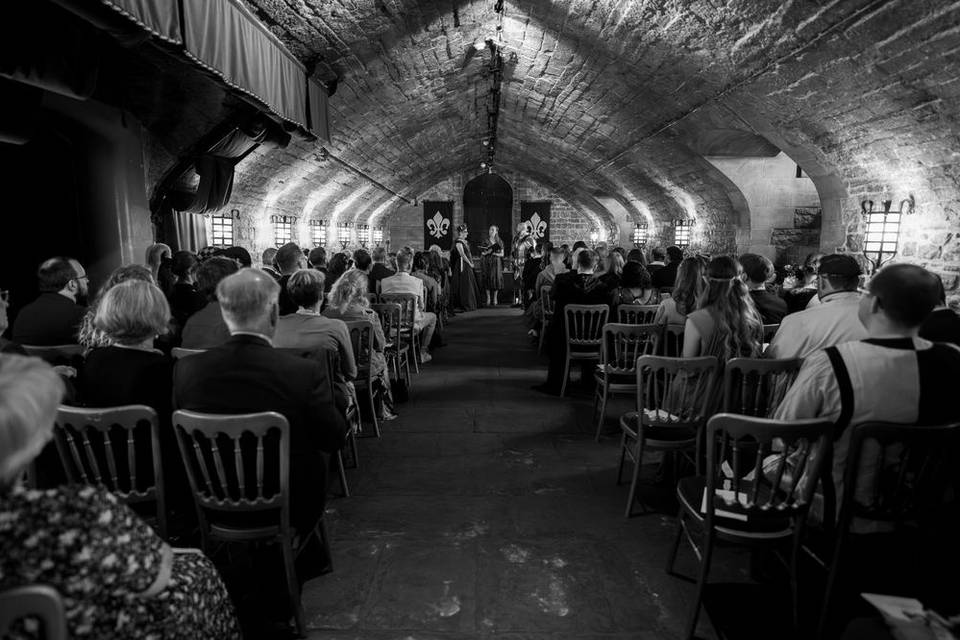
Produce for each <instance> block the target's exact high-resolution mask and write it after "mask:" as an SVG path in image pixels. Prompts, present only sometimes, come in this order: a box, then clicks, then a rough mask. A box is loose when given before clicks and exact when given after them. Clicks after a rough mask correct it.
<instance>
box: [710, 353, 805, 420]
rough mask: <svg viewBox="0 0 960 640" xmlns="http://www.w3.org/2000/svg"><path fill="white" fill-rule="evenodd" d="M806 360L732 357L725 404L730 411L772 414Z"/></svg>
mask: <svg viewBox="0 0 960 640" xmlns="http://www.w3.org/2000/svg"><path fill="white" fill-rule="evenodd" d="M801 364H803V360H801V359H799V358H786V359H782V360H773V359H771V360H764V359H762V358H732V359H730V360H728V361H727V364H726V366H725V368H724V371H723V396H722V405H721V406H722V407H723V411H724V412H726V413H737V414H740V415H745V416H754V417H757V418H770V417H772V416H773V413H774V412H775V411H776V410H777V407H778V406H780V402H781V401H782V400H783V397H784V396H785V395H786V393H787V389H789V388H790V385H792V384H793V381H794V380H795V379H796V377H797V373H799V371H800V365H801Z"/></svg>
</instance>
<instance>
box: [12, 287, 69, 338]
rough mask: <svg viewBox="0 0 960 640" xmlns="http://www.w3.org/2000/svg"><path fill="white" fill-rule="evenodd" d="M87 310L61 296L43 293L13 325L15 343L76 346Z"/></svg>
mask: <svg viewBox="0 0 960 640" xmlns="http://www.w3.org/2000/svg"><path fill="white" fill-rule="evenodd" d="M86 312H87V308H86V307H83V306H80V305H78V304H77V303H75V302H74V301H73V300H71V299H70V298H68V297H66V296H62V295H60V294H59V293H41V294H40V297H38V298H37V299H36V300H34V301H33V302H31V303H30V304H28V305H27V306H25V307H24V308H23V309H21V310H20V313H19V314H17V319H16V320H15V321H14V323H13V336H12V338H13V341H14V342H18V343H20V344H26V345H37V346H52V345H59V344H76V342H77V329H78V328H79V327H80V322H81V321H82V320H83V316H84V314H85V313H86Z"/></svg>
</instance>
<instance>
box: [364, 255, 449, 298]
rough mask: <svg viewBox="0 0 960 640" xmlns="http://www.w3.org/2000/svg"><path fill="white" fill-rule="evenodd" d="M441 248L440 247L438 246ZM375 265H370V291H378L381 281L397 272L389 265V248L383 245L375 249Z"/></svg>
mask: <svg viewBox="0 0 960 640" xmlns="http://www.w3.org/2000/svg"><path fill="white" fill-rule="evenodd" d="M438 248H439V247H438ZM372 258H373V265H372V266H371V267H370V274H369V275H368V278H369V279H370V285H369V286H370V293H377V291H378V286H379V285H380V281H381V280H383V279H384V278H389V277H390V276H392V275H394V274H395V273H396V270H393V269H390V268H389V267H387V250H386V249H384V248H383V247H377V248H376V249H374V250H373V256H372Z"/></svg>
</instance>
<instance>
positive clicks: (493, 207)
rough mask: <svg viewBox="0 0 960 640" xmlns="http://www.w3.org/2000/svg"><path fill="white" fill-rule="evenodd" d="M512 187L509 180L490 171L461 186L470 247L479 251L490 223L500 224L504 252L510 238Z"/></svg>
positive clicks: (507, 251)
mask: <svg viewBox="0 0 960 640" xmlns="http://www.w3.org/2000/svg"><path fill="white" fill-rule="evenodd" d="M512 210H513V189H511V188H510V184H509V183H508V182H507V181H506V180H504V179H503V178H501V177H500V176H498V175H496V174H493V173H484V174H481V175H479V176H477V177H476V178H474V179H473V180H471V181H470V182H468V183H467V186H465V187H464V188H463V219H464V221H465V222H466V223H467V226H468V227H469V228H470V237H469V238H468V240H469V241H470V247H471V248H472V249H473V252H474V254H479V253H480V250H479V247H480V245H484V244H486V243H487V231H488V230H489V228H490V225H492V224H495V225H497V227H499V228H500V239H501V240H503V247H504V250H505V252H506V253H507V255H509V253H510V243H511V242H512V240H513V228H512V226H511V212H512Z"/></svg>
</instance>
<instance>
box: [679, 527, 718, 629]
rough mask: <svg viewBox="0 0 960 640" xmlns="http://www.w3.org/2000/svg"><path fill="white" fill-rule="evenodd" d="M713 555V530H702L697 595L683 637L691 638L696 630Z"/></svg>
mask: <svg viewBox="0 0 960 640" xmlns="http://www.w3.org/2000/svg"><path fill="white" fill-rule="evenodd" d="M712 555H713V532H712V530H707V531H704V534H703V557H702V558H700V577H699V579H698V580H697V596H696V598H695V600H694V603H693V613H692V614H691V615H690V621H689V622H688V623H687V632H686V634H684V636H683V637H684V638H686V639H687V640H693V637H694V636H693V634H694V632H696V630H697V619H698V618H699V617H700V606H701V605H702V604H703V590H704V587H706V586H707V576H709V575H710V558H711V556H712Z"/></svg>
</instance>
